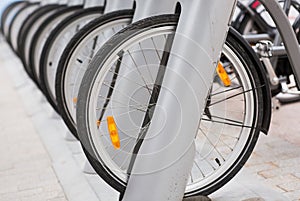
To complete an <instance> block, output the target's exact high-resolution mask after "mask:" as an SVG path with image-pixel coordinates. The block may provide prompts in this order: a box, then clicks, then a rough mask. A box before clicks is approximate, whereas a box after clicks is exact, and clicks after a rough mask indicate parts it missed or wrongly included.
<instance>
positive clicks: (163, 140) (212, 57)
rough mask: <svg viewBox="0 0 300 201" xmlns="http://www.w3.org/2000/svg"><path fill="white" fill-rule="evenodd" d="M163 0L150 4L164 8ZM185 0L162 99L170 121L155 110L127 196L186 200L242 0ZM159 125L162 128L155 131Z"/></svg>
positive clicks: (125, 199) (149, 200)
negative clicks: (209, 100) (210, 97)
mask: <svg viewBox="0 0 300 201" xmlns="http://www.w3.org/2000/svg"><path fill="white" fill-rule="evenodd" d="M141 1H143V4H145V3H146V2H147V1H145V0H141ZM153 2H154V3H157V2H155V1H153ZM163 2H164V1H160V3H158V4H156V6H155V5H153V6H152V7H151V6H150V7H149V8H151V9H154V8H155V7H156V9H159V8H158V7H160V6H161V4H162V3H163ZM138 3H140V1H137V13H139V11H138V8H139V5H138ZM180 3H181V5H182V13H181V16H180V20H179V24H178V27H177V31H176V35H175V38H174V42H173V47H172V49H171V54H170V58H169V61H168V64H167V68H166V73H165V76H164V80H163V86H164V87H163V88H162V89H161V91H160V95H159V98H158V102H157V104H156V105H157V106H161V107H163V109H164V111H165V113H166V114H165V116H166V117H167V124H166V125H165V126H164V127H163V128H161V124H160V122H159V120H160V116H161V114H160V113H159V112H158V111H157V110H155V111H154V114H153V118H152V121H151V124H150V128H149V130H148V132H147V135H150V136H151V138H149V139H148V140H144V142H143V144H142V145H141V147H140V149H139V152H138V153H139V154H137V156H136V159H135V162H134V165H133V168H132V171H131V175H130V177H129V180H128V185H127V189H126V191H125V193H124V197H123V201H140V200H143V201H153V200H159V201H165V200H170V201H180V200H182V198H183V195H184V191H185V188H186V184H187V179H188V176H189V172H190V170H191V167H192V165H193V159H194V155H195V144H194V138H195V135H196V134H197V131H198V126H199V123H200V118H201V116H202V113H203V111H204V107H205V105H206V97H207V94H208V92H209V89H210V87H211V84H212V82H213V75H214V71H215V68H216V65H217V62H218V60H219V57H220V53H221V50H222V47H223V44H224V42H225V38H226V35H227V31H228V27H229V23H230V19H231V16H232V13H233V12H232V11H233V10H234V7H235V4H236V0H227V1H219V0H210V1H206V0H180ZM157 5H158V6H157ZM145 10H146V11H147V9H146V8H145ZM146 11H144V13H151V14H153V13H157V12H156V11H157V10H150V11H148V12H146ZM142 17H143V16H142V15H141V17H140V16H135V19H141V18H142ZM157 106H156V107H157ZM158 130H160V133H159V134H157V133H156V135H155V136H152V135H153V132H154V131H158ZM162 147H164V148H163V149H162Z"/></svg>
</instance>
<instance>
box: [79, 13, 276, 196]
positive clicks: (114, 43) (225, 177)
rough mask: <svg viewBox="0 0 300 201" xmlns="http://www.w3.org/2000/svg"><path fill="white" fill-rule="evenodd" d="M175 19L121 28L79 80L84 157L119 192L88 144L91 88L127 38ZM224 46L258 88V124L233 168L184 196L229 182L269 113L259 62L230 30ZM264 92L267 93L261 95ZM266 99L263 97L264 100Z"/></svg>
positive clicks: (163, 18)
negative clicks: (230, 50)
mask: <svg viewBox="0 0 300 201" xmlns="http://www.w3.org/2000/svg"><path fill="white" fill-rule="evenodd" d="M177 21H178V17H177V16H176V15H163V16H156V17H151V18H148V19H144V20H141V21H139V22H136V23H134V24H131V25H130V26H128V27H126V28H125V29H123V30H122V31H121V32H119V33H118V34H116V35H115V36H114V37H112V38H111V39H110V40H109V41H108V42H107V43H106V44H105V45H104V46H103V47H102V48H101V49H100V50H99V51H98V53H97V54H96V56H95V57H94V59H93V60H92V62H91V64H90V66H89V68H88V70H87V71H86V73H85V75H84V79H83V81H82V84H81V87H80V92H79V97H78V102H77V129H78V135H79V139H80V141H81V143H82V146H83V147H84V151H85V154H86V156H87V158H88V160H89V161H90V163H91V165H92V166H93V168H94V169H95V171H96V172H97V173H98V175H100V176H101V177H102V178H103V179H104V180H105V181H106V182H107V183H108V184H109V185H110V186H112V187H113V188H115V189H116V190H118V191H119V192H124V190H125V188H126V184H125V183H124V182H122V181H120V180H119V179H118V178H117V177H116V176H115V175H114V174H112V172H111V171H110V170H109V169H108V168H107V167H106V165H105V164H103V163H102V162H101V161H99V160H97V158H98V157H97V154H96V153H95V151H94V150H95V149H94V147H93V145H92V143H91V142H90V130H89V126H88V123H87V122H88V121H89V120H88V115H87V114H88V99H89V97H90V95H91V94H90V93H91V89H92V86H93V85H94V82H95V79H96V77H97V76H98V74H99V72H100V70H101V66H103V64H104V63H105V62H106V60H107V59H109V56H110V55H111V54H113V53H114V51H115V50H116V49H117V48H119V47H120V45H121V44H122V43H123V42H124V41H127V40H128V39H130V38H131V37H133V36H135V35H138V34H139V33H142V32H143V31H142V30H149V29H151V28H157V27H163V26H172V25H175V26H176V25H177ZM226 43H227V45H228V46H229V47H231V48H232V51H234V53H235V54H236V55H238V57H239V59H240V60H241V61H242V62H243V64H244V65H245V66H246V70H247V72H248V74H249V75H250V76H249V77H252V80H251V81H250V82H251V85H252V87H253V88H255V89H257V96H256V100H257V105H256V106H254V107H256V111H257V114H256V115H257V116H256V118H255V119H256V120H257V124H256V127H253V128H252V130H251V134H250V135H249V138H248V141H247V146H245V147H244V149H243V151H242V154H241V155H240V156H239V157H238V158H237V159H236V162H235V163H234V165H232V166H231V167H230V168H229V169H228V170H227V171H226V172H224V173H223V174H222V175H221V176H220V177H219V178H217V179H216V180H215V181H213V182H212V183H210V184H209V185H207V186H203V187H202V188H201V189H198V190H196V191H193V192H190V193H189V194H185V196H193V195H208V194H211V193H213V192H215V191H216V190H218V189H219V188H221V187H222V186H224V185H225V184H226V183H227V182H228V181H230V180H231V179H232V177H233V176H234V175H236V174H237V173H238V171H239V170H240V169H241V168H242V167H243V165H244V164H245V162H246V161H247V159H248V158H249V156H250V154H251V153H252V151H253V148H254V146H255V144H256V142H257V139H258V137H259V133H260V131H261V127H262V125H263V123H264V112H268V113H269V114H268V115H270V111H268V109H269V106H267V108H265V103H264V101H268V102H267V104H268V105H270V101H271V100H270V96H268V95H269V94H270V91H269V88H268V84H267V82H266V78H265V71H264V69H263V68H262V66H261V64H260V63H259V61H258V59H257V57H256V56H255V54H254V53H253V50H252V49H251V47H249V46H248V45H247V43H246V42H245V41H244V40H243V39H242V38H241V36H240V35H239V34H238V33H237V32H236V31H234V30H233V29H230V31H229V34H228V37H227V40H226ZM264 93H266V94H264ZM264 96H266V97H264ZM100 160H101V159H100Z"/></svg>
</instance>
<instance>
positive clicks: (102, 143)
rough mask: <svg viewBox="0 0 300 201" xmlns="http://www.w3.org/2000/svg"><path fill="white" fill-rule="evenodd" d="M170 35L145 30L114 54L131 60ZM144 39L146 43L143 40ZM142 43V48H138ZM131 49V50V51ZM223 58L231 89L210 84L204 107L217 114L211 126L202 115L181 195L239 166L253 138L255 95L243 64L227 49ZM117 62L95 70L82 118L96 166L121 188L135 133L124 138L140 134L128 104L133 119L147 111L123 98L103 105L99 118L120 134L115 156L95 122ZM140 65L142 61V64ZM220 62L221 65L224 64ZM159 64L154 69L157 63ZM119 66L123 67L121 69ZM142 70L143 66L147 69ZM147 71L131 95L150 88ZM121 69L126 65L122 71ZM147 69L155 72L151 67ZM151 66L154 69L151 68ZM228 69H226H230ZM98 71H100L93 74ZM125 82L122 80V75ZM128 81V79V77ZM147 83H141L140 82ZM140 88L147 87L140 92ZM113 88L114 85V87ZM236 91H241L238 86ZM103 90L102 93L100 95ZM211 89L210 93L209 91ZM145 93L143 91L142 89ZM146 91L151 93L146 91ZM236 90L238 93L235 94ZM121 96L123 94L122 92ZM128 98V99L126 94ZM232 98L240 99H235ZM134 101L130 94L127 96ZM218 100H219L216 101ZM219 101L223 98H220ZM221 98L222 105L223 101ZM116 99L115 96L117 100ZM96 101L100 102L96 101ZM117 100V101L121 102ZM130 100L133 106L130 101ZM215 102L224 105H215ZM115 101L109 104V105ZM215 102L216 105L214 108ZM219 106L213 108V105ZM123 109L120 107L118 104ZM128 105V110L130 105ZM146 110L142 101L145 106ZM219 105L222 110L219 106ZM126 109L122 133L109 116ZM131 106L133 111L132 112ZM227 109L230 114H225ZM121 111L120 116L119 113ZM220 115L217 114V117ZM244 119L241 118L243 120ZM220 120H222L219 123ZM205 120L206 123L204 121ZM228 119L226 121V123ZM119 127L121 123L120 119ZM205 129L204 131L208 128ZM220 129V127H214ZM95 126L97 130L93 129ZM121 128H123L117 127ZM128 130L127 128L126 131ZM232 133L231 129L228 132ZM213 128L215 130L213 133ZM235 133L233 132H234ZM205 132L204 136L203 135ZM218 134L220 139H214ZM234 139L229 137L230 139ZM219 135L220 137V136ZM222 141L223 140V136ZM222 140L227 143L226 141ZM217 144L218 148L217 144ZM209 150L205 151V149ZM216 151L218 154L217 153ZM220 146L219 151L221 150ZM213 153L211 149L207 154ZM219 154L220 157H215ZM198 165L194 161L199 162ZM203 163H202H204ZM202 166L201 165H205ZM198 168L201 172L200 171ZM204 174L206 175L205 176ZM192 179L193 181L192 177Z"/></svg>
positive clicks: (104, 131)
mask: <svg viewBox="0 0 300 201" xmlns="http://www.w3.org/2000/svg"><path fill="white" fill-rule="evenodd" d="M173 33H174V26H169V27H167V26H165V27H163V28H156V29H151V30H147V31H145V32H143V33H142V34H137V35H136V36H134V37H132V38H130V40H128V41H126V42H124V43H123V44H122V45H121V46H120V47H118V49H116V51H114V52H117V53H120V52H123V53H124V52H126V53H127V52H128V51H129V52H130V51H132V52H134V54H137V52H138V49H141V46H142V45H141V44H142V43H146V44H149V43H153V41H162V40H164V38H167V37H166V36H167V35H169V34H173ZM145 38H147V39H148V41H147V39H145ZM141 41H142V42H141ZM135 45H137V46H135ZM158 46H159V45H158V44H155V43H153V49H152V50H153V52H154V54H156V55H157V57H158V58H157V61H159V59H160V56H159V55H161V54H162V51H161V50H163V48H162V47H158ZM126 53H124V54H123V56H122V58H123V59H124V57H125V56H128V57H131V56H130V55H129V54H130V53H129V54H127V55H126ZM144 55H145V53H144V52H143V51H142V50H140V57H143V56H144ZM222 57H226V58H227V60H229V61H231V62H232V64H233V67H234V69H233V70H232V69H230V65H228V66H226V68H228V69H229V70H227V71H228V72H229V71H231V72H230V76H231V79H232V83H233V86H231V87H230V88H224V87H222V86H220V82H218V81H216V80H215V82H214V84H213V86H212V95H213V96H214V97H213V98H212V96H211V98H210V99H211V100H212V101H216V102H212V103H211V104H210V107H212V106H215V107H216V106H218V107H216V108H217V109H218V110H219V112H217V109H214V110H212V109H211V112H213V113H215V115H213V119H217V120H214V122H213V121H210V123H209V121H208V119H207V115H204V116H203V118H202V122H201V125H200V128H199V132H198V135H197V138H196V147H197V153H198V155H199V156H201V157H199V156H198V158H195V160H194V166H193V169H192V171H191V174H190V178H189V183H188V185H187V188H186V194H190V195H192V194H193V193H196V191H197V190H199V189H201V188H204V187H205V186H207V185H209V184H210V183H211V182H212V181H216V180H218V179H220V178H221V177H224V175H225V176H226V174H227V173H226V172H227V170H228V169H232V167H233V166H235V163H236V162H237V161H238V160H239V158H240V155H241V154H243V153H242V152H243V151H244V150H245V147H247V146H248V142H249V139H250V138H251V137H252V135H251V133H252V132H253V127H255V126H256V123H257V122H256V113H257V111H256V110H257V108H256V104H257V103H256V90H255V89H254V88H253V86H252V78H251V77H249V76H248V72H247V70H246V69H245V68H244V65H243V61H242V60H241V59H240V58H239V57H238V56H237V54H236V53H234V52H233V51H232V50H231V49H230V47H229V46H228V45H225V46H224V49H223V56H222ZM118 60H120V56H119V55H117V54H114V55H110V57H109V58H108V59H107V60H106V61H105V63H104V65H103V66H102V67H101V70H100V72H101V73H98V76H97V77H96V78H95V80H94V81H93V83H94V85H93V87H92V88H91V90H90V92H89V95H90V96H89V97H88V104H87V112H88V114H87V115H88V116H87V119H88V122H87V123H88V128H89V136H88V138H89V140H90V143H91V145H92V148H93V151H94V152H95V154H96V156H97V159H98V161H99V162H100V163H102V164H103V166H104V167H105V168H106V170H107V172H109V173H110V174H111V176H112V177H113V178H115V179H116V180H118V181H119V182H120V183H122V184H123V185H124V184H125V183H126V181H127V175H128V173H127V168H128V165H129V161H130V156H131V153H132V150H133V147H134V142H135V140H136V137H135V136H136V133H135V134H128V133H126V132H133V131H134V130H135V129H140V128H139V127H138V125H141V124H140V123H141V121H138V123H136V122H135V120H134V119H132V118H131V117H133V118H136V116H137V117H140V116H141V114H136V115H132V114H131V115H129V113H132V112H133V111H132V107H133V105H131V104H133V103H134V104H139V105H140V106H142V107H137V108H135V111H134V112H136V113H139V112H141V111H140V110H142V109H143V108H147V107H146V106H145V105H143V104H140V101H137V100H135V98H133V97H134V96H132V97H130V96H128V97H127V98H125V100H126V99H127V102H123V104H122V103H120V101H119V100H117V99H113V98H114V96H115V95H112V96H111V97H110V98H109V99H110V100H109V102H110V103H109V105H108V106H107V107H106V108H105V113H106V115H105V116H108V115H112V116H114V117H115V121H116V124H117V126H118V127H120V128H119V129H120V130H121V134H120V142H121V150H115V149H114V148H113V146H112V144H111V142H110V136H109V134H108V131H107V128H106V120H105V119H101V124H100V126H99V125H97V123H96V122H98V123H99V116H101V114H100V113H101V110H103V105H104V102H105V101H104V100H103V99H105V94H107V92H108V91H109V89H108V88H111V85H110V84H108V83H107V81H108V80H112V77H113V75H112V74H115V73H114V72H115V71H114V68H115V66H116V65H117V63H118V62H117V61H118ZM145 60H146V59H145ZM225 61H226V59H225ZM158 64H159V63H158ZM124 65H125V64H124ZM147 65H148V64H147ZM147 65H144V66H143V69H142V68H141V69H140V72H138V70H137V71H136V72H134V73H135V75H136V76H138V75H139V74H141V72H142V73H148V74H149V75H148V77H147V78H145V77H144V78H143V79H141V80H140V83H137V82H136V81H135V82H134V81H132V80H129V81H132V83H133V84H135V85H136V87H137V88H136V89H134V90H133V91H139V89H140V88H147V89H148V88H149V87H150V86H152V87H153V83H152V84H151V82H150V83H148V82H147V81H148V80H151V79H153V78H151V77H152V76H151V74H152V73H153V71H152V70H150V72H151V73H149V69H147ZM126 66H127V65H126ZM151 66H155V64H154V65H153V64H152V63H151ZM156 66H157V65H156ZM231 67H232V66H231ZM99 69H100V68H99ZM157 71H158V70H157V69H156V70H154V72H157ZM120 74H121V73H119V74H118V77H119V76H121V77H122V78H123V77H125V76H124V75H123V76H122V75H120ZM126 76H127V75H126ZM122 78H118V79H119V80H118V81H116V83H118V84H120V82H121V81H120V79H121V80H123V81H124V80H127V81H128V79H129V78H128V77H127V78H124V79H122ZM130 78H132V76H131V77H130ZM145 80H147V81H145ZM145 83H146V84H145ZM143 84H144V85H145V86H147V87H145V86H144V87H143ZM116 85H117V84H116ZM240 85H241V86H240ZM105 88H106V89H105ZM214 88H215V89H214ZM148 90H149V89H148ZM150 90H151V87H150ZM220 90H223V91H226V93H225V94H226V95H225V94H224V93H221V92H219V91H220ZM239 90H240V91H239ZM113 93H114V94H116V93H119V94H121V96H124V97H126V94H130V93H126V94H122V92H120V91H118V90H117V88H114V92H113ZM123 93H124V92H123ZM132 94H133V93H132ZM237 94H240V95H238V96H237ZM133 95H134V94H133ZM220 96H221V97H220ZM222 97H223V98H222ZM226 97H227V98H228V97H229V98H228V99H226ZM119 98H120V96H119ZM236 98H239V99H241V98H242V99H243V101H241V100H238V101H239V102H241V103H240V104H239V107H240V110H241V111H232V107H233V106H234V108H235V110H237V109H238V107H237V104H233V103H232V102H231V103H229V102H230V101H235V102H236V101H237V100H236ZM101 99H102V100H101ZM121 99H122V98H121ZM121 99H120V100H121ZM133 99H134V100H133ZM221 100H226V101H225V102H224V101H221ZM114 101H115V103H114ZM220 101H221V102H220ZM218 102H219V103H218ZM124 103H125V104H124ZM130 103H131V104H130ZM145 103H146V104H147V103H148V101H145ZM221 103H222V104H221ZM126 105H127V107H128V106H129V107H130V108H126V109H127V114H124V115H127V118H128V120H126V121H125V122H126V125H130V126H131V127H132V128H133V129H132V130H128V129H126V126H124V122H121V120H120V121H119V119H118V115H120V116H121V115H123V114H122V113H118V112H115V111H116V107H117V106H118V107H120V108H121V107H126ZM136 106H137V105H135V107H136ZM220 107H221V108H229V110H228V111H227V112H226V113H225V111H223V113H222V110H220ZM120 108H119V109H118V110H119V111H122V109H120ZM230 108H231V109H230ZM123 111H124V110H123ZM220 111H221V112H220ZM238 112H239V116H236V115H233V116H232V114H233V113H238ZM245 114H247V115H245ZM220 115H223V116H221V117H220ZM205 118H206V119H205ZM230 118H231V119H230ZM122 121H123V119H122ZM209 124H210V125H209ZM220 124H221V126H220ZM98 126H99V128H98ZM123 126H124V127H123ZM130 126H129V127H130ZM232 127H234V128H232ZM216 128H217V130H216ZM237 128H238V129H237ZM205 129H206V131H205ZM224 130H226V131H228V130H230V132H231V133H230V134H231V135H230V136H226V135H225V134H227V133H226V132H225V131H224ZM217 131H218V132H219V133H217V134H219V136H216V132H217ZM203 132H205V133H206V135H204V134H203ZM220 132H221V133H220ZM233 132H234V133H235V134H234V135H233V134H232V133H233ZM222 133H224V134H223V135H222V136H221V134H222ZM208 134H209V135H210V136H209V137H211V136H213V135H215V136H214V140H213V142H212V139H209V138H208ZM227 135H228V134H227ZM228 138H229V139H230V141H231V143H232V145H231V146H230V145H229V144H228V142H227V141H228ZM232 139H236V141H233V140H232ZM226 140H227V141H226ZM220 143H222V145H221V144H220ZM209 144H210V145H209ZM225 145H227V146H228V149H229V148H230V149H229V150H231V149H232V150H231V153H229V154H226V152H228V149H227V150H223V149H225V148H226V146H225ZM217 146H219V148H217ZM224 146H225V148H224ZM211 148H213V149H211ZM222 150H223V152H224V153H223V152H222V153H221V151H222ZM199 159H200V160H199ZM207 160H208V162H206V161H207ZM205 163H206V165H205ZM202 167H203V168H202ZM201 168H202V169H201ZM209 169H210V171H209ZM196 173H197V175H198V176H196Z"/></svg>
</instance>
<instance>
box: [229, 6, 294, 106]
mask: <svg viewBox="0 0 300 201" xmlns="http://www.w3.org/2000/svg"><path fill="white" fill-rule="evenodd" d="M279 2H280V3H281V5H282V7H283V9H284V11H285V13H286V14H287V15H289V14H290V13H292V14H294V15H295V14H297V16H298V17H295V16H292V17H291V18H290V22H291V24H292V27H293V29H294V31H295V33H296V37H297V39H298V42H299V38H300V33H299V25H300V17H299V10H300V2H299V1H297V0H291V1H279ZM239 7H240V8H241V10H242V11H241V12H240V13H239V15H238V17H237V19H236V20H235V21H234V22H233V24H232V25H233V26H234V27H235V28H236V29H237V30H238V31H239V32H240V33H242V34H244V37H245V38H246V39H247V40H248V41H249V42H250V43H252V45H254V46H255V45H257V43H259V44H258V46H259V47H258V49H257V53H258V55H259V57H260V58H261V60H262V62H263V65H264V66H265V67H266V69H268V73H269V79H270V86H271V89H272V95H273V96H276V98H277V99H279V101H280V102H281V103H289V102H293V101H295V100H299V96H298V95H297V94H296V95H295V93H294V92H292V90H290V89H289V88H290V87H288V84H290V83H291V81H290V76H291V75H293V70H292V69H291V65H290V63H289V59H288V57H287V54H286V52H284V51H283V52H281V53H279V54H276V53H275V54H272V53H271V52H269V53H268V52H267V51H268V50H267V51H261V49H263V48H266V49H269V48H271V49H276V48H277V49H278V48H279V49H282V44H281V43H282V41H281V40H280V35H279V34H278V32H277V31H276V26H275V23H274V22H273V21H272V19H271V17H270V15H268V13H267V11H266V9H265V8H263V5H262V4H261V3H260V2H259V1H257V0H252V1H250V2H249V4H248V6H245V5H243V4H239ZM272 68H273V69H274V70H272ZM282 85H283V86H282ZM292 87H294V86H292ZM288 91H289V92H288ZM290 92H292V93H290ZM279 93H283V94H291V95H293V94H294V96H282V95H280V96H278V94H279Z"/></svg>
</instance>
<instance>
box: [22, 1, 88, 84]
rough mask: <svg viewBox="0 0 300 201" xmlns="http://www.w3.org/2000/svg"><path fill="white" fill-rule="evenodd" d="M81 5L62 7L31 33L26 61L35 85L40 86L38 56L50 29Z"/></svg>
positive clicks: (80, 7)
mask: <svg viewBox="0 0 300 201" xmlns="http://www.w3.org/2000/svg"><path fill="white" fill-rule="evenodd" d="M82 8H83V7H82V6H70V7H65V8H62V9H60V10H58V11H56V12H55V13H53V14H52V15H50V16H49V17H48V18H47V19H46V20H45V21H43V23H42V24H41V25H40V27H39V28H38V29H37V31H36V32H35V33H34V34H33V37H32V43H31V44H30V47H29V60H28V61H29V62H28V69H27V70H28V71H30V72H31V73H32V75H33V77H34V79H33V80H34V81H35V83H36V84H37V86H38V87H39V88H40V80H39V70H40V68H39V65H40V57H41V54H42V50H43V48H44V45H45V43H46V40H47V38H48V37H49V35H50V33H51V32H52V30H54V29H55V27H56V26H57V25H58V24H59V23H60V22H61V21H62V20H64V19H66V18H67V17H68V16H70V15H72V14H73V13H75V12H76V11H78V10H80V9H82Z"/></svg>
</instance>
